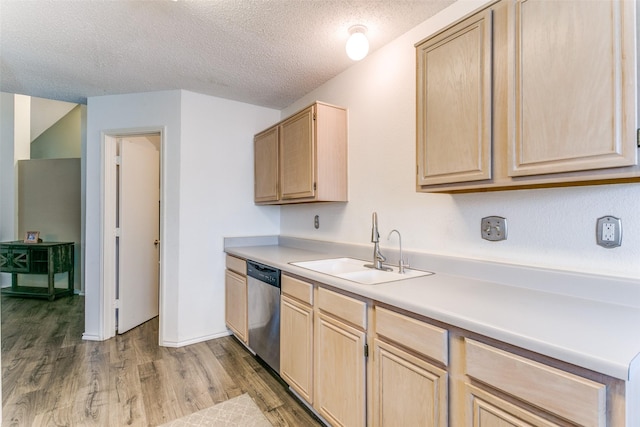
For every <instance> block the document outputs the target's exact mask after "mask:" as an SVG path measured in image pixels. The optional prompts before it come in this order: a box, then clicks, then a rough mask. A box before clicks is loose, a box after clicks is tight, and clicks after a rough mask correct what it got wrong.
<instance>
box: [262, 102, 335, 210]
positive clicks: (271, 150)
mask: <svg viewBox="0 0 640 427" xmlns="http://www.w3.org/2000/svg"><path fill="white" fill-rule="evenodd" d="M254 144H255V187H254V188H255V197H254V200H255V203H257V204H284V203H306V202H346V201H347V111H346V109H344V108H341V107H336V106H333V105H328V104H324V103H321V102H316V103H314V104H313V105H310V106H309V107H307V108H305V109H304V110H302V111H300V112H298V113H296V114H294V115H293V116H291V117H289V118H287V119H285V120H283V121H282V122H280V123H278V124H277V125H275V126H273V127H271V128H269V129H267V130H265V131H263V132H261V133H259V134H257V135H256V136H255V138H254Z"/></svg>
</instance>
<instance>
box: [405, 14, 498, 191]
mask: <svg viewBox="0 0 640 427" xmlns="http://www.w3.org/2000/svg"><path fill="white" fill-rule="evenodd" d="M491 44H492V35H491V10H486V11H484V12H481V13H479V14H477V15H475V16H472V17H471V18H469V19H466V20H464V21H462V22H460V23H459V24H457V25H454V26H453V27H451V28H449V29H448V30H446V31H444V32H442V33H440V34H438V35H436V36H435V37H433V38H431V39H429V40H427V41H426V42H424V43H423V44H421V45H420V46H418V62H417V67H418V81H417V84H418V86H417V90H418V99H419V102H418V105H417V108H418V118H419V119H418V123H419V124H418V129H417V132H418V141H420V142H421V143H419V144H418V150H417V153H418V185H430V184H442V183H451V182H464V181H477V180H484V179H489V178H491V49H492V47H491Z"/></svg>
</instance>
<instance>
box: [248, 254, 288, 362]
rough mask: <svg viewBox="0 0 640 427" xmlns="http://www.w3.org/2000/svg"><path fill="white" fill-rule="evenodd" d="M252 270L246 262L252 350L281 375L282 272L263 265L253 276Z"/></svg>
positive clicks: (250, 346)
mask: <svg viewBox="0 0 640 427" xmlns="http://www.w3.org/2000/svg"><path fill="white" fill-rule="evenodd" d="M251 267H252V266H251V264H250V263H249V262H247V276H248V277H247V287H248V296H249V304H248V305H249V307H248V313H247V315H248V321H249V348H251V349H252V350H253V351H255V352H256V354H257V355H258V356H259V357H260V358H261V359H262V360H264V362H265V363H266V364H267V365H269V366H270V367H271V369H273V370H274V371H276V372H278V373H280V270H277V269H273V268H272V267H268V266H261V265H260V266H259V267H258V268H260V270H257V271H256V272H257V273H258V274H253V275H252V271H251V270H252V268H251ZM254 267H255V266H254ZM265 269H271V270H272V271H271V272H270V271H268V270H265ZM265 273H266V274H265ZM275 274H277V278H274V277H275ZM255 276H258V277H259V278H256V277H255ZM261 279H263V280H261ZM264 280H268V281H269V282H270V283H267V282H265V281H264Z"/></svg>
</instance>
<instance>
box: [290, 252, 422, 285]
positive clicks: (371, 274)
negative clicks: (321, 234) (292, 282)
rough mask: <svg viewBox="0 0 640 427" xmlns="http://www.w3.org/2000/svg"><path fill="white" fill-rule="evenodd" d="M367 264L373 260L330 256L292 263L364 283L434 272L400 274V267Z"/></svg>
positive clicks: (415, 271) (373, 283)
mask: <svg viewBox="0 0 640 427" xmlns="http://www.w3.org/2000/svg"><path fill="white" fill-rule="evenodd" d="M365 264H371V262H370V261H363V260H361V259H355V258H330V259H319V260H315V261H301V262H292V263H291V265H295V266H297V267H302V268H306V269H308V270H312V271H316V272H318V273H323V274H328V275H330V276H334V277H339V278H341V279H345V280H351V281H352V282H357V283H361V284H363V285H375V284H378V283H387V282H393V281H396V280H404V279H412V278H414V277H420V276H427V275H430V274H433V273H431V272H428V271H421V270H412V269H406V270H405V272H404V273H403V274H399V273H398V267H392V269H393V271H382V270H375V269H373V268H368V267H365Z"/></svg>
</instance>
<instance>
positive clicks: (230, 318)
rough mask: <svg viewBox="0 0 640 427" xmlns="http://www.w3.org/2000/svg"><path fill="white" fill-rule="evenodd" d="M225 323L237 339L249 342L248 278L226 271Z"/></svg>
mask: <svg viewBox="0 0 640 427" xmlns="http://www.w3.org/2000/svg"><path fill="white" fill-rule="evenodd" d="M224 308H225V321H226V323H227V326H228V327H229V329H231V331H232V332H233V333H234V335H235V336H236V337H238V339H239V340H240V341H242V342H244V343H245V344H246V342H247V334H248V331H247V278H246V277H244V276H241V275H239V274H236V273H234V272H233V271H229V270H226V271H225V297H224Z"/></svg>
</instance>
